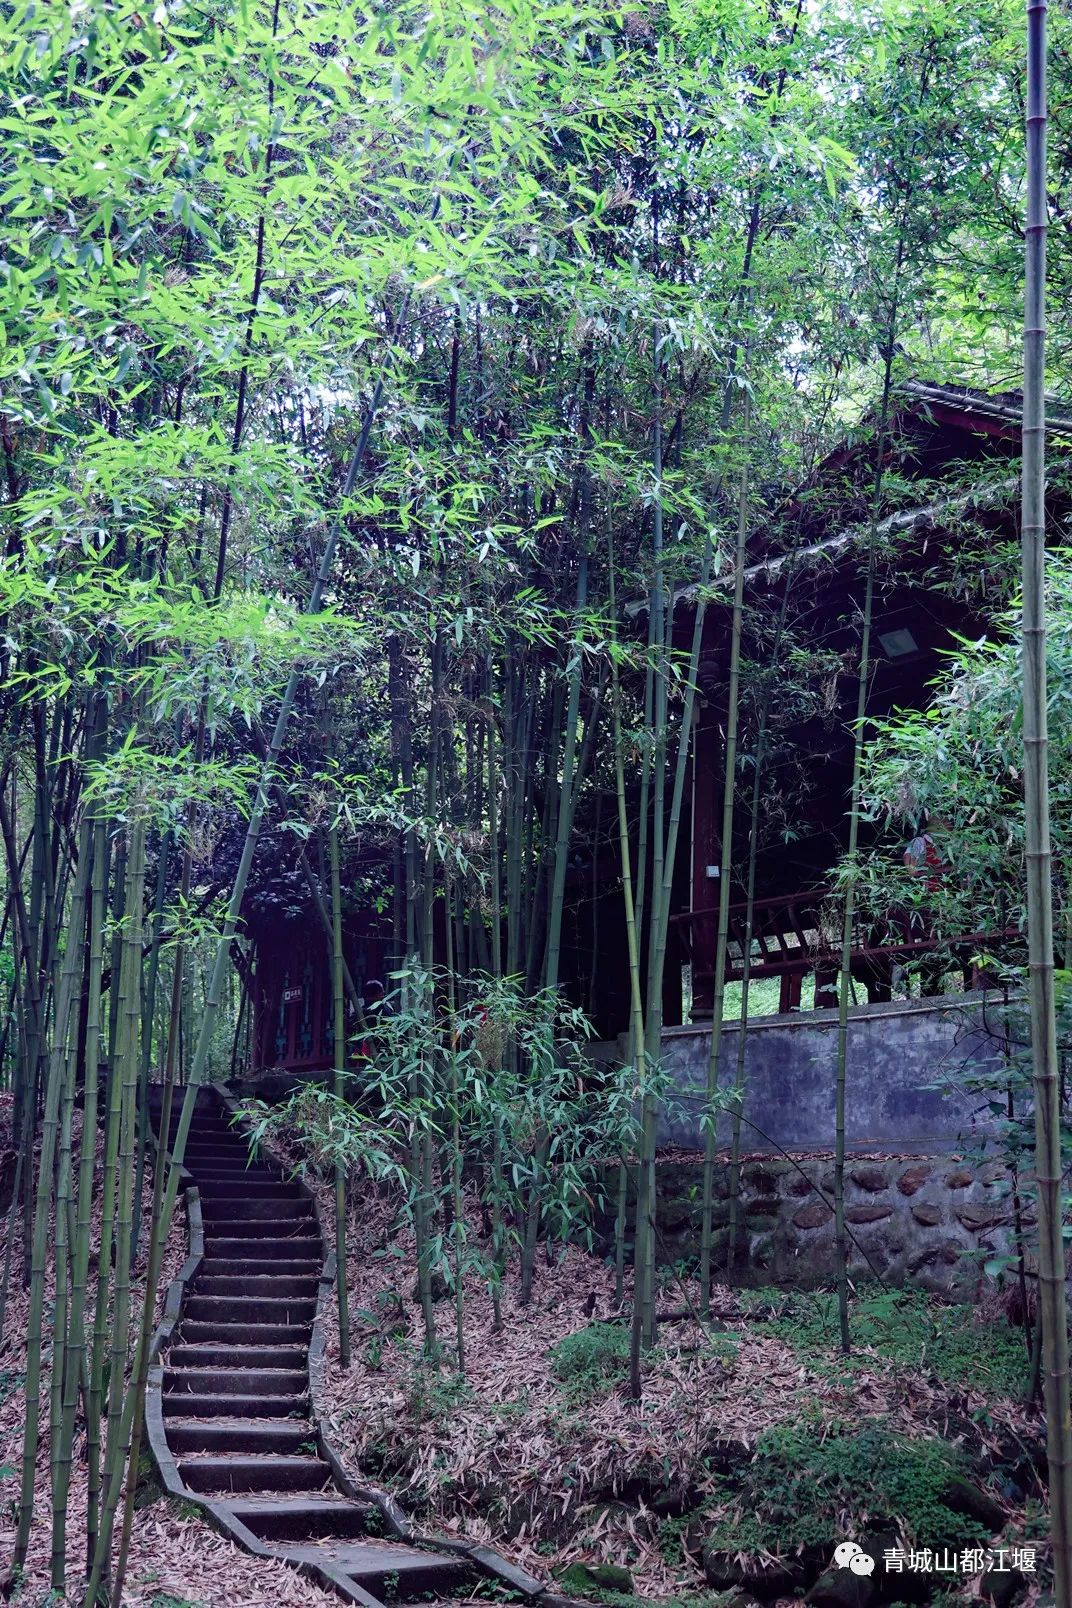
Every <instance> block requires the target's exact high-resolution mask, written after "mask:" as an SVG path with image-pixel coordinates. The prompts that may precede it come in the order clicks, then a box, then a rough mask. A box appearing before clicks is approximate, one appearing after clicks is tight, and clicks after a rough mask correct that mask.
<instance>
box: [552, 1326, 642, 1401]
mask: <svg viewBox="0 0 1072 1608" xmlns="http://www.w3.org/2000/svg"><path fill="white" fill-rule="evenodd" d="M551 1363H552V1368H553V1370H554V1375H555V1378H556V1379H558V1380H560V1381H561V1383H562V1387H563V1393H564V1394H565V1395H566V1396H567V1397H569V1399H570V1400H572V1401H590V1400H591V1399H592V1398H593V1397H594V1396H605V1395H607V1394H609V1392H610V1391H611V1390H613V1389H614V1387H615V1385H617V1384H618V1383H619V1382H620V1381H621V1380H622V1379H624V1378H625V1376H626V1374H627V1373H628V1371H629V1330H628V1329H627V1328H626V1326H625V1324H624V1323H590V1324H589V1325H588V1327H587V1328H586V1329H578V1330H577V1331H576V1333H574V1334H567V1335H566V1336H565V1338H564V1339H562V1340H560V1341H559V1342H558V1344H557V1345H556V1346H552V1348H551Z"/></svg>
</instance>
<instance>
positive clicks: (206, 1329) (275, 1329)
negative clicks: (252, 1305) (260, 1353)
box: [179, 1309, 313, 1347]
mask: <svg viewBox="0 0 1072 1608" xmlns="http://www.w3.org/2000/svg"><path fill="white" fill-rule="evenodd" d="M312 1332H313V1325H312V1322H311V1321H310V1322H309V1323H241V1322H239V1323H227V1322H223V1323H205V1322H202V1321H199V1320H198V1319H196V1318H195V1319H192V1320H191V1319H190V1318H188V1317H187V1316H186V1315H185V1309H184V1313H183V1317H182V1320H181V1327H180V1329H179V1337H180V1342H181V1344H183V1345H191V1346H196V1345H213V1346H231V1347H234V1346H299V1345H300V1346H308V1344H309V1340H310V1338H311V1337H312Z"/></svg>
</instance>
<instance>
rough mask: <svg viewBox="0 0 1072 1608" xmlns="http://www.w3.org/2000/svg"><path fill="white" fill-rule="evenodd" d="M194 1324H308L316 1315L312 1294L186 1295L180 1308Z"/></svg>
mask: <svg viewBox="0 0 1072 1608" xmlns="http://www.w3.org/2000/svg"><path fill="white" fill-rule="evenodd" d="M183 1311H184V1312H185V1314H186V1316H187V1317H188V1318H193V1319H194V1321H195V1322H198V1323H311V1322H312V1321H313V1318H314V1317H315V1316H316V1300H315V1298H313V1297H309V1298H308V1299H306V1298H305V1297H304V1296H300V1295H291V1296H284V1297H283V1299H282V1300H281V1301H271V1300H269V1299H268V1298H267V1297H266V1296H250V1297H248V1298H247V1299H244V1300H242V1301H234V1300H232V1299H231V1298H230V1297H226V1296H218V1295H189V1296H187V1298H186V1304H185V1306H184V1308H183Z"/></svg>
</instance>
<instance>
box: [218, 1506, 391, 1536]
mask: <svg viewBox="0 0 1072 1608" xmlns="http://www.w3.org/2000/svg"><path fill="white" fill-rule="evenodd" d="M228 1506H229V1508H230V1510H231V1512H232V1513H233V1514H234V1516H235V1518H236V1519H239V1520H241V1522H242V1523H243V1524H244V1525H245V1526H246V1528H247V1529H249V1530H252V1531H253V1534H254V1535H256V1536H260V1537H261V1538H262V1539H263V1540H265V1541H301V1540H305V1539H309V1540H312V1539H314V1538H315V1537H317V1536H325V1535H335V1536H361V1535H364V1533H365V1527H366V1523H367V1520H368V1515H369V1512H370V1511H372V1510H371V1509H370V1508H368V1507H367V1506H366V1505H365V1504H364V1503H361V1502H349V1501H347V1500H346V1499H345V1498H344V1497H338V1496H336V1497H332V1496H321V1497H315V1496H307V1497H294V1498H293V1499H292V1500H290V1501H288V1500H287V1499H286V1498H285V1497H283V1498H279V1499H273V1498H270V1497H262V1498H260V1499H259V1500H258V1499H257V1498H256V1497H250V1498H247V1499H246V1500H244V1501H243V1500H239V1501H236V1502H231V1503H228ZM376 1517H377V1519H379V1518H380V1514H379V1510H378V1509H377V1510H376Z"/></svg>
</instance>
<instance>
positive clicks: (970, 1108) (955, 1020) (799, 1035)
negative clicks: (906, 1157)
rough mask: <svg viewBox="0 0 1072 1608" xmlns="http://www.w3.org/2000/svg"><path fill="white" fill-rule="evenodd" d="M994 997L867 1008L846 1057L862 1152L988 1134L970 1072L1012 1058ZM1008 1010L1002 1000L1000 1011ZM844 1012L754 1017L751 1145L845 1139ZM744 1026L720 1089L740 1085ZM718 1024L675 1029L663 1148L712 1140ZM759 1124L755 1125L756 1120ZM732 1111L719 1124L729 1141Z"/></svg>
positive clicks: (942, 1145)
mask: <svg viewBox="0 0 1072 1608" xmlns="http://www.w3.org/2000/svg"><path fill="white" fill-rule="evenodd" d="M986 1015H987V1013H986V1010H985V1008H984V996H983V995H982V994H965V995H961V996H946V997H944V998H942V999H935V1000H929V999H928V1000H919V1001H912V1002H910V1003H907V1002H904V1001H901V1002H898V1003H896V1004H893V1005H868V1006H858V1007H855V1008H854V1009H853V1010H852V1012H851V1013H850V1021H849V1036H848V1059H847V1064H846V1099H845V1126H846V1143H847V1145H848V1146H849V1148H850V1149H853V1150H868V1151H878V1150H886V1151H892V1152H896V1151H900V1150H906V1149H926V1150H927V1151H928V1152H930V1153H931V1154H933V1153H935V1152H938V1151H942V1150H946V1151H955V1150H957V1149H959V1148H961V1147H962V1146H964V1145H965V1144H968V1143H971V1141H972V1139H973V1138H975V1137H981V1136H982V1134H983V1132H984V1131H985V1129H986V1127H987V1123H986V1111H985V1104H984V1102H983V1101H982V1099H981V1098H980V1097H979V1096H978V1095H974V1096H973V1095H970V1094H967V1093H965V1092H964V1089H963V1087H962V1084H961V1079H962V1078H963V1075H964V1073H965V1071H966V1070H970V1071H972V1072H975V1073H979V1072H982V1071H984V1070H995V1071H996V1070H997V1069H998V1067H999V1065H1000V1056H999V1054H998V1049H997V1046H996V1044H995V1042H994V1040H993V1038H992V1036H991V1035H990V1033H988V1032H987V1030H986V1025H985V1023H986ZM997 1018H998V1011H997V1009H996V1007H995V1004H994V1001H993V996H991V1003H990V1011H989V1019H990V1024H991V1026H992V1027H996V1026H997V1025H998V1023H997ZM837 1038H838V1031H837V1012H836V1011H808V1012H806V1013H800V1014H796V1015H792V1016H771V1017H766V1018H761V1019H760V1020H759V1021H756V1022H752V1023H751V1024H750V1026H749V1030H748V1036H747V1041H746V1045H745V1051H746V1054H745V1088H746V1094H745V1100H744V1106H743V1111H744V1116H745V1118H746V1119H748V1121H747V1122H746V1125H745V1136H744V1145H745V1148H746V1149H747V1150H766V1149H770V1148H773V1147H774V1146H776V1145H781V1146H784V1147H785V1148H786V1149H787V1150H812V1149H820V1148H822V1149H825V1148H828V1147H829V1146H831V1145H832V1144H833V1141H834V1096H835V1085H836V1078H837ZM739 1039H740V1027H739V1026H738V1025H736V1024H726V1025H724V1026H723V1029H722V1043H721V1047H720V1052H719V1059H718V1083H719V1088H720V1089H723V1090H729V1089H731V1088H732V1087H733V1082H734V1077H735V1072H736V1064H737V1046H738V1042H739ZM710 1047H711V1029H710V1026H709V1025H707V1026H696V1027H676V1028H669V1029H667V1031H666V1032H665V1034H664V1035H663V1064H664V1067H665V1068H666V1070H667V1072H668V1073H669V1075H670V1078H671V1082H672V1085H673V1097H672V1099H673V1107H674V1108H676V1109H671V1110H669V1111H667V1112H665V1113H664V1115H663V1119H662V1122H661V1124H660V1130H659V1143H660V1145H670V1144H672V1145H679V1146H681V1147H682V1148H683V1149H694V1148H697V1147H700V1146H702V1144H703V1136H702V1133H701V1129H700V1114H701V1112H702V1110H703V1105H704V1089H705V1086H706V1079H707V1062H708V1057H709V1055H710ZM749 1122H750V1123H752V1124H754V1125H755V1126H754V1127H750V1126H748V1123H749ZM730 1123H731V1118H730V1116H729V1114H728V1113H727V1114H726V1115H725V1116H723V1117H722V1118H721V1119H720V1122H719V1138H720V1141H721V1140H722V1139H723V1137H724V1138H725V1142H727V1143H728V1141H729V1131H730Z"/></svg>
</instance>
